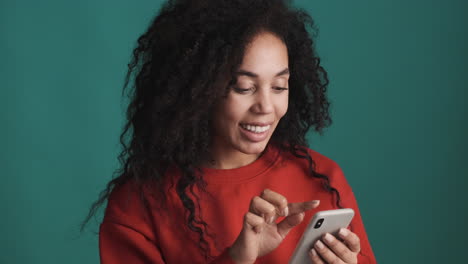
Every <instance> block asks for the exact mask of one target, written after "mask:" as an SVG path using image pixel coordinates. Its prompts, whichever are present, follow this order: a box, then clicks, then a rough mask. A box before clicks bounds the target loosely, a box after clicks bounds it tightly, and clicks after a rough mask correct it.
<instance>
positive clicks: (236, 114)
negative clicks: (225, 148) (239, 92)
mask: <svg viewBox="0 0 468 264" xmlns="http://www.w3.org/2000/svg"><path fill="white" fill-rule="evenodd" d="M242 109H243V107H242V104H240V103H239V102H235V101H232V100H227V101H226V102H225V104H224V105H223V106H222V107H221V108H219V113H218V116H217V117H218V123H221V124H224V125H225V126H228V125H234V123H238V122H239V121H240V120H241V118H242Z"/></svg>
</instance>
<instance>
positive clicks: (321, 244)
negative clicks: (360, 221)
mask: <svg viewBox="0 0 468 264" xmlns="http://www.w3.org/2000/svg"><path fill="white" fill-rule="evenodd" d="M338 237H339V238H340V239H338V238H336V237H335V236H333V235H331V234H329V233H327V234H325V235H324V236H323V237H322V239H320V240H318V241H317V242H316V243H315V244H314V246H313V248H312V250H311V251H309V256H310V259H311V260H312V263H314V264H322V263H333V264H342V263H357V255H358V253H359V251H361V243H360V242H359V237H358V236H357V235H356V234H355V233H353V232H351V231H350V230H348V229H346V228H341V229H340V232H339V233H338Z"/></svg>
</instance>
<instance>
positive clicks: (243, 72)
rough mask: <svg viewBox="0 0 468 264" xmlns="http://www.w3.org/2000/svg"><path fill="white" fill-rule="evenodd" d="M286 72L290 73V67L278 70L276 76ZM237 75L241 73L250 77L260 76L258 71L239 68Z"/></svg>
mask: <svg viewBox="0 0 468 264" xmlns="http://www.w3.org/2000/svg"><path fill="white" fill-rule="evenodd" d="M286 74H289V68H286V69H284V70H282V71H280V72H278V73H277V74H276V75H275V77H278V76H281V75H286ZM236 75H237V76H239V75H245V76H249V77H252V78H258V74H256V73H253V72H249V71H245V70H238V71H237V72H236Z"/></svg>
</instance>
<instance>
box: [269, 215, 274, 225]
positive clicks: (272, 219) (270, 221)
mask: <svg viewBox="0 0 468 264" xmlns="http://www.w3.org/2000/svg"><path fill="white" fill-rule="evenodd" d="M273 221H274V217H273V216H270V219H269V220H268V223H269V224H271V223H273Z"/></svg>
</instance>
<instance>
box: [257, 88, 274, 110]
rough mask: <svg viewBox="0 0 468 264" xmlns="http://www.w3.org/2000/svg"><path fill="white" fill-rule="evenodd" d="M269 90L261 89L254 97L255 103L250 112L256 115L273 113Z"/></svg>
mask: <svg viewBox="0 0 468 264" xmlns="http://www.w3.org/2000/svg"><path fill="white" fill-rule="evenodd" d="M269 90H270V89H262V90H261V91H259V92H257V93H256V95H255V103H254V105H253V106H252V111H253V112H254V113H257V114H269V113H272V112H273V111H274V106H273V100H272V99H273V98H272V95H271V93H270V92H269Z"/></svg>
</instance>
